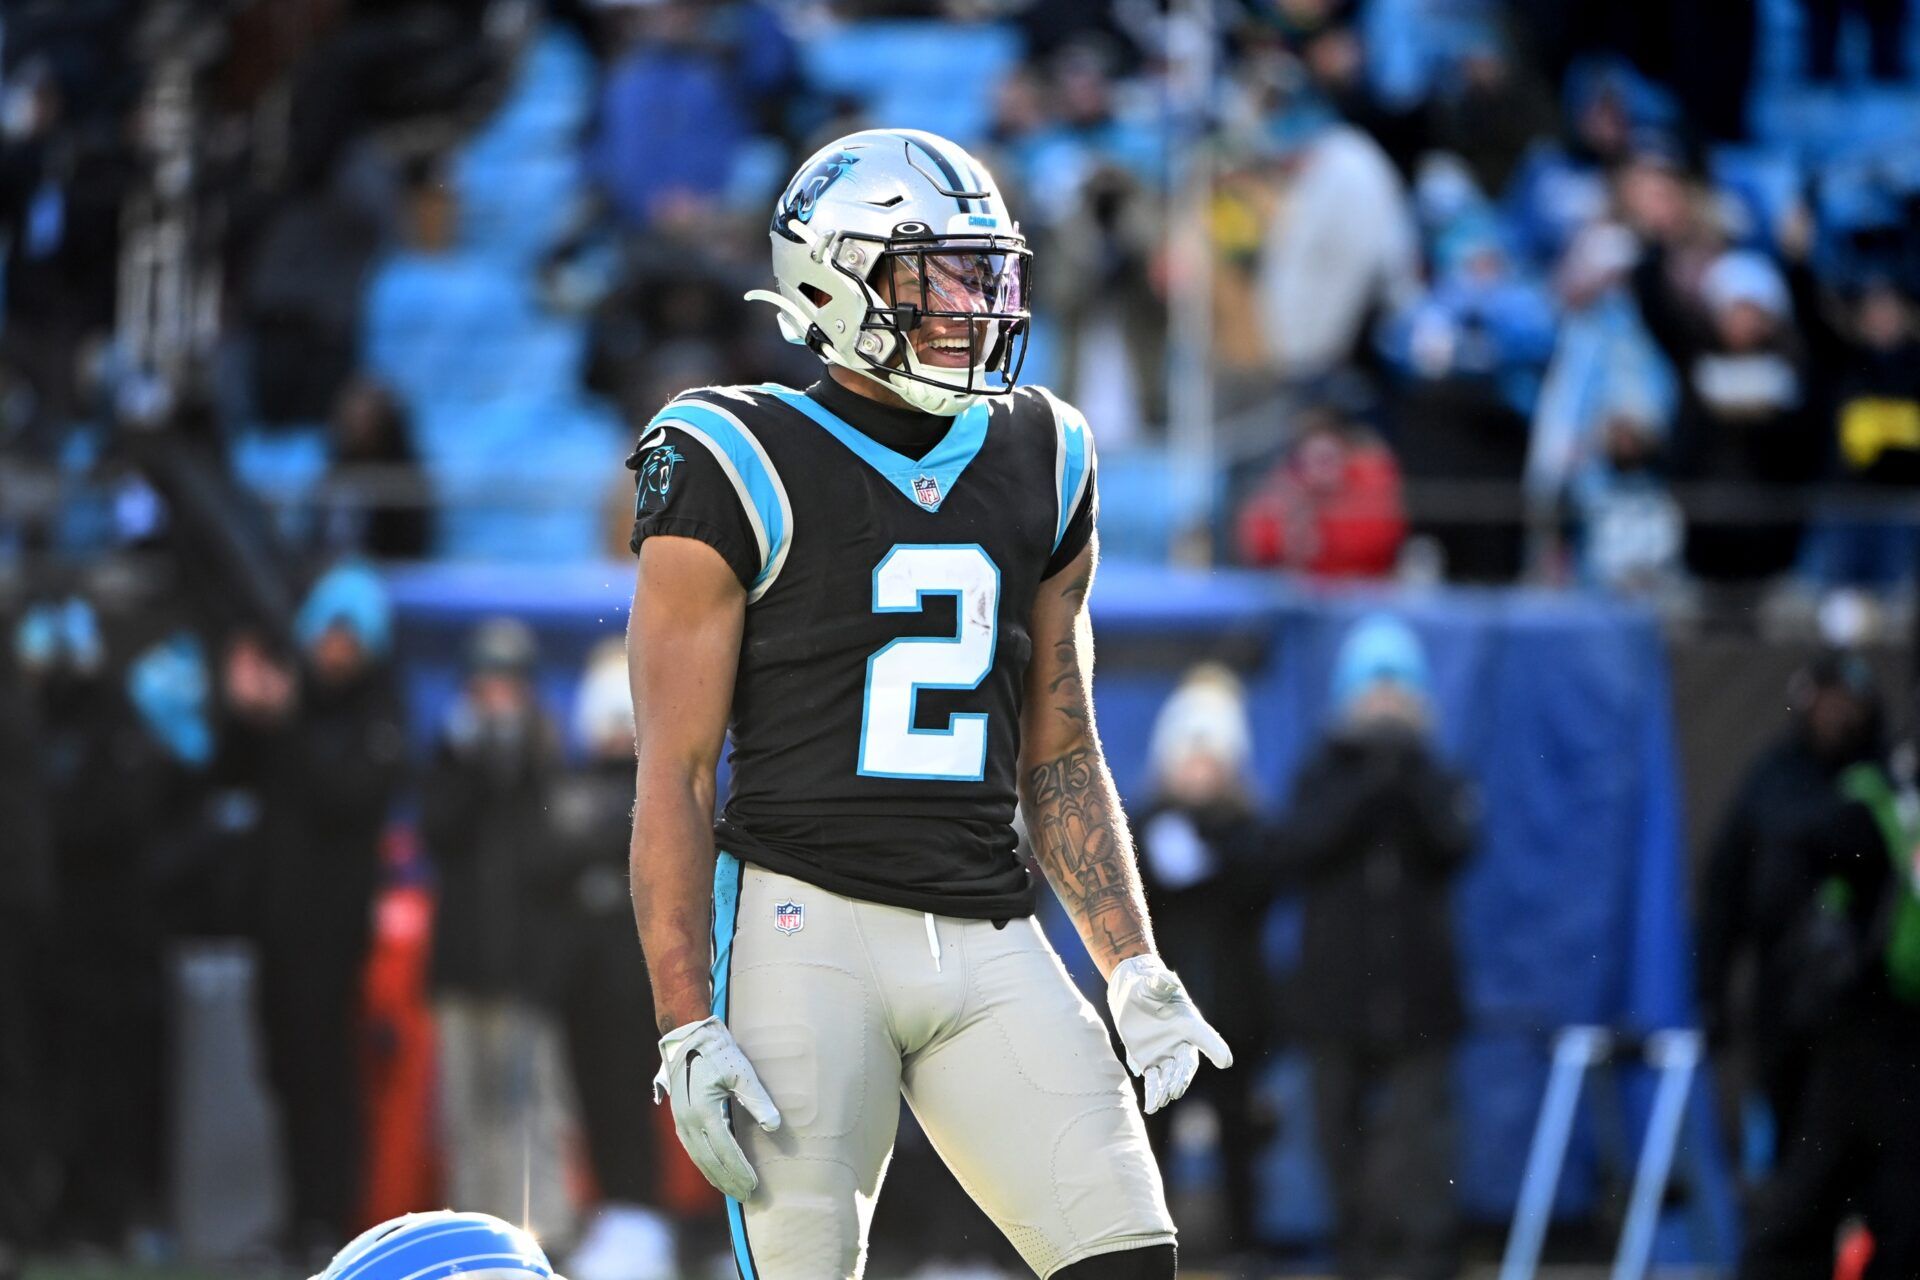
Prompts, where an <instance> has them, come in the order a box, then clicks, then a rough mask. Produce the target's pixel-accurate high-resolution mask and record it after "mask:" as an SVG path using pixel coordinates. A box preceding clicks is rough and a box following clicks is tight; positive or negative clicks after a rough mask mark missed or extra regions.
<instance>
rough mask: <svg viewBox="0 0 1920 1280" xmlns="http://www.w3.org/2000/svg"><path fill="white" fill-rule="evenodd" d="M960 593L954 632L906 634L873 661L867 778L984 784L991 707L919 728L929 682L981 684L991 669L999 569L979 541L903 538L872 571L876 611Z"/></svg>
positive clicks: (865, 733) (865, 740) (938, 685)
mask: <svg viewBox="0 0 1920 1280" xmlns="http://www.w3.org/2000/svg"><path fill="white" fill-rule="evenodd" d="M939 595H945V596H952V597H954V618H955V621H954V634H953V635H951V636H903V637H902V638H900V639H898V640H895V641H893V642H891V643H890V644H887V645H885V646H883V647H882V648H880V649H879V650H878V651H876V652H875V653H874V654H873V656H872V657H870V658H868V659H867V691H866V700H865V703H864V705H863V706H862V708H861V711H860V773H861V776H863V777H868V778H916V779H925V780H934V781H942V782H979V781H980V780H981V779H982V778H984V777H986V771H987V715H986V713H985V712H983V711H970V712H957V713H955V714H954V715H952V716H949V717H948V718H947V727H946V728H944V729H920V728H916V727H915V726H914V720H915V712H916V710H917V708H916V706H915V703H916V702H917V701H918V698H919V694H920V691H921V690H922V689H977V688H979V687H980V682H981V681H982V680H985V679H986V678H987V672H988V671H990V670H992V668H993V651H994V645H995V644H996V643H997V642H998V638H999V629H1000V570H999V567H998V566H996V565H995V564H994V563H993V561H992V560H990V559H989V558H988V557H987V553H986V552H985V551H983V550H981V548H980V547H979V546H978V545H976V544H974V543H970V542H969V543H959V544H928V545H915V544H911V543H902V544H901V545H899V546H896V547H894V548H893V550H891V551H889V552H887V554H886V555H885V556H884V557H882V559H881V561H880V563H879V564H878V565H877V566H876V567H875V568H874V571H873V611H874V612H875V613H919V612H921V610H922V609H924V608H925V606H926V598H927V597H928V596H939Z"/></svg>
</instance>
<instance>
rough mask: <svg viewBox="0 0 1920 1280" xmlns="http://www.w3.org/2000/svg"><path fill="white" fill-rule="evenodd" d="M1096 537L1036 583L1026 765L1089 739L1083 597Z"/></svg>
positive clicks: (1023, 734) (1023, 723)
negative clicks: (1064, 564) (1059, 567)
mask: <svg viewBox="0 0 1920 1280" xmlns="http://www.w3.org/2000/svg"><path fill="white" fill-rule="evenodd" d="M1098 556H1099V539H1098V538H1097V537H1090V538H1089V539H1088V541H1087V544H1086V545H1085V546H1084V547H1082V548H1081V549H1080V552H1079V554H1078V555H1076V556H1074V557H1073V559H1072V560H1070V561H1068V562H1067V564H1066V566H1065V567H1064V568H1062V569H1061V570H1060V571H1059V572H1057V573H1054V574H1052V575H1050V576H1049V577H1048V578H1047V579H1046V580H1045V581H1044V582H1042V583H1041V584H1040V591H1039V594H1038V596H1036V597H1035V599H1034V603H1033V614H1032V618H1031V620H1030V622H1029V624H1028V629H1029V632H1030V634H1031V635H1032V637H1033V658H1032V660H1031V661H1030V662H1029V663H1028V664H1027V682H1026V689H1025V691H1024V695H1023V700H1022V707H1021V716H1020V739H1021V741H1020V756H1021V759H1022V761H1023V762H1024V763H1025V764H1032V763H1034V762H1037V761H1045V760H1051V759H1054V758H1055V757H1057V756H1060V755H1063V754H1065V753H1066V752H1068V751H1071V750H1073V749H1074V748H1075V747H1077V746H1081V745H1083V744H1085V743H1087V742H1089V741H1091V740H1092V739H1093V737H1094V727H1093V623H1092V620H1091V619H1090V618H1089V616H1088V614H1087V593H1088V591H1089V590H1091V588H1092V586H1093V569H1094V564H1095V562H1096V560H1097V559H1098Z"/></svg>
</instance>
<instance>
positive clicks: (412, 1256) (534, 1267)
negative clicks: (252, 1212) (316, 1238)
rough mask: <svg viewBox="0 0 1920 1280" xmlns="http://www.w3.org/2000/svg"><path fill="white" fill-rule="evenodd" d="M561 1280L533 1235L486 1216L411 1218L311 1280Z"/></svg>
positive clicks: (379, 1232) (360, 1242) (347, 1252)
mask: <svg viewBox="0 0 1920 1280" xmlns="http://www.w3.org/2000/svg"><path fill="white" fill-rule="evenodd" d="M449 1276H458V1277H460V1280H561V1277H559V1276H556V1275H555V1274H554V1270H553V1264H552V1263H550V1262H548V1261H547V1255H546V1254H545V1253H543V1252H541V1249H540V1245H539V1242H538V1241H536V1240H535V1239H534V1238H533V1236H532V1235H531V1234H529V1233H528V1232H525V1231H522V1230H521V1229H520V1228H519V1227H516V1226H514V1225H513V1224H512V1223H509V1222H502V1221H501V1220H500V1219H499V1218H496V1217H494V1216H493V1215H492V1214H487V1213H456V1212H454V1211H453V1210H451V1209H440V1210H437V1211H435V1212H433V1213H409V1214H405V1215H403V1216H401V1217H398V1218H393V1219H391V1220H389V1221H387V1222H383V1223H381V1224H380V1225H379V1226H377V1227H374V1228H373V1229H372V1230H370V1231H367V1232H364V1233H362V1234H361V1235H360V1236H358V1237H356V1238H355V1239H354V1240H353V1242H352V1243H350V1244H348V1245H347V1247H346V1248H344V1249H342V1250H341V1251H340V1252H339V1253H337V1254H335V1255H334V1258H333V1261H332V1262H330V1263H328V1264H327V1269H326V1270H325V1271H322V1272H321V1273H320V1274H319V1275H317V1276H315V1277H314V1278H313V1280H443V1277H449Z"/></svg>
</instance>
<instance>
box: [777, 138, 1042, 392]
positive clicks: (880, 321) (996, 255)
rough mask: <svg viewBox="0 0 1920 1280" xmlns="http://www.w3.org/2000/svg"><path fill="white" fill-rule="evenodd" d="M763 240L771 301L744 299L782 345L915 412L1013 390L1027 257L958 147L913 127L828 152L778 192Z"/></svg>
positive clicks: (998, 203)
mask: <svg viewBox="0 0 1920 1280" xmlns="http://www.w3.org/2000/svg"><path fill="white" fill-rule="evenodd" d="M771 239H772V241H773V275H774V279H775V281H776V282H777V283H778V284H779V287H780V288H779V292H778V293H775V292H773V291H771V290H767V289H756V290H754V291H753V292H751V293H749V294H748V295H747V297H748V298H751V299H756V300H758V301H762V302H769V303H772V304H773V305H774V306H775V307H777V308H778V309H779V311H780V331H781V332H782V333H783V334H784V335H786V338H787V341H789V342H796V343H803V344H805V345H806V346H807V347H809V348H810V349H811V350H812V351H813V352H814V354H816V355H818V356H819V357H820V358H821V359H822V360H825V361H828V362H829V363H832V364H837V365H840V366H841V367H843V368H847V369H851V370H853V371H854V372H855V373H858V374H860V375H861V376H863V377H867V378H871V379H873V380H874V381H875V382H878V383H880V384H881V385H882V386H885V387H886V388H888V389H889V390H891V391H894V392H896V393H897V394H899V395H900V396H901V397H902V398H903V399H905V400H906V401H907V402H908V403H909V404H912V405H913V406H914V407H916V408H918V409H921V410H924V411H925V412H927V413H937V414H942V415H947V416H951V415H953V414H957V413H960V412H962V411H963V410H965V409H966V408H967V406H969V405H971V404H973V403H974V401H976V400H978V399H979V398H980V397H981V396H992V395H1004V394H1006V393H1007V392H1009V391H1011V390H1013V388H1014V385H1015V383H1016V381H1017V380H1018V378H1019V376H1020V364H1021V361H1022V360H1023V359H1024V358H1025V356H1026V349H1027V328H1028V317H1029V313H1028V309H1027V264H1028V262H1029V261H1030V259H1031V257H1032V255H1031V254H1030V253H1028V251H1027V241H1026V237H1024V236H1022V235H1021V234H1020V228H1019V225H1018V224H1017V223H1015V222H1014V220H1013V217H1012V215H1011V214H1009V213H1008V211H1007V206H1006V202H1005V201H1004V200H1002V199H1001V197H1000V188H999V186H998V185H996V184H995V182H994V180H993V175H992V174H990V173H988V172H987V170H986V167H985V166H984V165H982V164H981V163H980V162H979V161H978V160H975V159H974V158H973V157H972V156H970V155H968V154H967V153H966V152H965V151H964V150H962V149H961V148H960V147H958V146H956V145H954V144H953V143H951V142H949V141H947V140H946V139H945V138H942V137H939V136H937V135H935V134H931V133H922V132H920V131H919V130H916V129H867V130H864V131H862V132H860V133H854V134H848V135H847V136H846V137H844V138H841V139H839V140H837V141H835V142H830V143H828V144H827V145H826V146H824V147H822V148H821V149H820V150H819V151H817V152H816V153H814V155H813V157H812V158H811V159H809V160H808V161H807V162H806V163H805V164H803V165H801V166H800V171H799V172H798V173H797V174H795V175H794V178H793V181H792V182H789V183H788V184H787V189H786V191H785V192H784V193H783V194H782V195H781V197H780V202H779V204H778V205H777V206H776V207H775V209H774V214H773V226H772V228H771ZM923 325H924V326H925V328H924V329H922V330H921V331H920V332H919V333H917V334H916V333H915V330H916V328H919V327H920V326H923ZM910 334H912V335H914V337H915V338H917V339H918V340H919V342H920V344H921V345H920V347H918V348H916V346H915V344H914V341H913V340H910V338H909V336H908V335H910Z"/></svg>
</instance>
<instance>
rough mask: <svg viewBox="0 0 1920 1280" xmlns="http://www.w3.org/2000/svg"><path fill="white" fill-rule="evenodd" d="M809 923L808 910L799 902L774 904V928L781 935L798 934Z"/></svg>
mask: <svg viewBox="0 0 1920 1280" xmlns="http://www.w3.org/2000/svg"><path fill="white" fill-rule="evenodd" d="M806 923H807V909H806V907H804V906H802V905H801V904H800V903H798V902H776V903H774V904H773V927H774V928H776V929H778V930H779V931H780V932H781V933H798V932H800V930H801V928H802V927H803V926H804V925H805V924H806Z"/></svg>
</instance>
